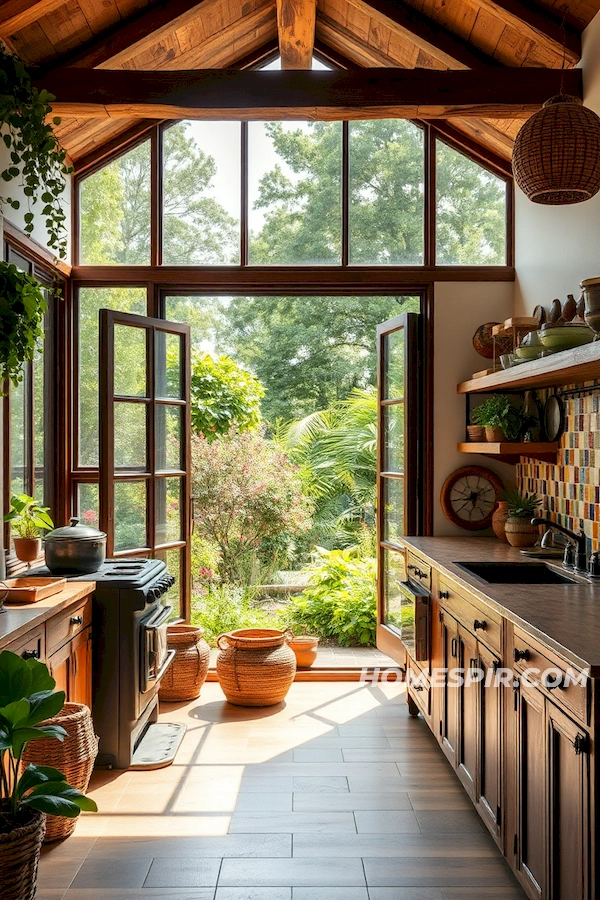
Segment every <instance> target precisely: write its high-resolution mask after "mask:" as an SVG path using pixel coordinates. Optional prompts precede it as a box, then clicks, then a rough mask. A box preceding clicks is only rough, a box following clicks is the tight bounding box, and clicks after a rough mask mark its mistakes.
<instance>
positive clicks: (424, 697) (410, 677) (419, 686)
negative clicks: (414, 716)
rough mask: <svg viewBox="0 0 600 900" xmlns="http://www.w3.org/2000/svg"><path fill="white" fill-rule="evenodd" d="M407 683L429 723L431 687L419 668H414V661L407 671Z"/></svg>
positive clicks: (411, 694)
mask: <svg viewBox="0 0 600 900" xmlns="http://www.w3.org/2000/svg"><path fill="white" fill-rule="evenodd" d="M406 683H407V687H408V692H409V694H410V696H411V697H412V699H413V700H414V701H415V703H416V704H417V706H418V707H419V710H420V712H421V714H422V715H423V716H424V717H425V719H426V720H427V721H428V722H429V721H430V720H431V685H430V684H429V680H428V679H427V678H426V677H425V675H423V673H422V672H421V671H420V670H419V669H418V668H416V667H415V668H413V663H412V661H411V663H410V664H409V665H408V666H407V669H406Z"/></svg>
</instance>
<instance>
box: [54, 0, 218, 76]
mask: <svg viewBox="0 0 600 900" xmlns="http://www.w3.org/2000/svg"><path fill="white" fill-rule="evenodd" d="M62 2H63V3H64V0H62ZM203 2H207V0H160V2H159V3H156V4H155V5H154V6H152V7H151V8H150V9H146V10H144V11H143V12H141V13H139V14H138V15H136V16H133V17H132V18H130V19H128V20H127V21H126V22H125V23H123V22H120V23H118V24H117V25H115V26H114V27H113V28H111V29H110V30H108V31H106V32H105V33H104V34H102V35H100V37H97V38H94V39H93V40H92V41H90V42H89V43H88V44H87V45H85V46H84V47H83V49H82V48H81V47H78V48H77V49H76V50H75V51H73V52H72V53H69V54H65V55H63V56H61V57H60V58H59V60H58V63H53V64H51V66H49V67H47V68H46V72H47V73H48V74H50V73H51V72H53V71H58V70H61V69H65V68H67V67H72V66H77V67H81V68H84V69H93V68H95V67H96V66H101V65H102V64H103V63H107V62H108V61H109V60H110V61H111V62H112V63H113V64H116V62H118V59H119V56H120V55H121V54H125V55H127V54H128V52H129V51H130V50H131V48H132V47H134V46H135V48H136V51H137V52H139V50H141V49H142V48H143V47H144V46H148V45H152V44H155V43H157V41H159V40H160V37H161V34H162V33H163V32H165V31H171V30H172V29H173V28H175V27H176V26H178V25H179V26H180V25H184V24H185V23H186V21H188V20H190V19H194V18H196V16H197V14H198V8H199V7H201V6H202V3H203Z"/></svg>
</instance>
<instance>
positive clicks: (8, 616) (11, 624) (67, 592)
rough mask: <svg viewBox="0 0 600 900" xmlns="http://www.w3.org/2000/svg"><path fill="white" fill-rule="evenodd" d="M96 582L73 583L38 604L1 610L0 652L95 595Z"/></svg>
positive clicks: (16, 604)
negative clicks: (29, 632) (75, 604)
mask: <svg viewBox="0 0 600 900" xmlns="http://www.w3.org/2000/svg"><path fill="white" fill-rule="evenodd" d="M95 589H96V583H95V582H94V581H72V582H71V583H67V584H66V585H65V587H64V589H63V590H62V591H61V592H60V594H54V596H52V597H47V598H46V599H45V600H40V601H39V602H38V603H10V604H5V605H4V606H3V607H2V609H0V650H3V649H4V648H5V647H7V646H8V645H9V644H12V643H13V641H16V640H18V639H19V638H21V637H23V635H26V634H27V632H28V631H31V630H32V629H33V628H37V626H38V625H42V624H43V623H44V622H45V621H46V620H47V619H50V618H52V616H55V615H56V614H57V613H59V612H61V611H62V610H63V609H67V608H68V607H69V606H72V605H73V604H74V603H76V602H77V601H78V600H82V599H83V598H84V597H88V596H89V595H90V594H93V593H94V590H95Z"/></svg>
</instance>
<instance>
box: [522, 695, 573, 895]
mask: <svg viewBox="0 0 600 900" xmlns="http://www.w3.org/2000/svg"><path fill="white" fill-rule="evenodd" d="M515 698H516V703H517V717H518V723H517V784H518V834H517V836H516V838H517V867H518V871H519V873H520V875H521V878H522V879H523V881H524V882H525V883H526V885H527V886H528V888H529V891H530V894H531V896H534V897H539V898H542V897H546V774H547V768H546V729H545V701H544V697H543V695H542V694H541V693H540V691H538V690H536V689H535V688H534V687H531V686H529V685H527V684H526V683H525V682H524V681H523V680H521V681H520V684H519V690H518V692H517V693H516V694H515ZM565 896H570V895H569V894H566V895H565Z"/></svg>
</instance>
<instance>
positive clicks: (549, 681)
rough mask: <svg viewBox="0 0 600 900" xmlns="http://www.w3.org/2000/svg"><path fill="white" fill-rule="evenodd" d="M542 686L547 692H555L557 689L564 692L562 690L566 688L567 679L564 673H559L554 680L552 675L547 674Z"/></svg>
mask: <svg viewBox="0 0 600 900" xmlns="http://www.w3.org/2000/svg"><path fill="white" fill-rule="evenodd" d="M542 684H543V685H544V687H545V688H546V690H547V691H555V690H556V689H557V688H560V689H561V690H562V688H564V686H565V679H564V677H563V674H562V672H558V673H557V674H556V675H555V676H554V678H553V677H552V675H548V674H546V675H544V677H543V679H542Z"/></svg>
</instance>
